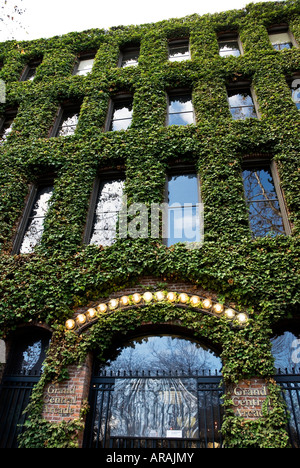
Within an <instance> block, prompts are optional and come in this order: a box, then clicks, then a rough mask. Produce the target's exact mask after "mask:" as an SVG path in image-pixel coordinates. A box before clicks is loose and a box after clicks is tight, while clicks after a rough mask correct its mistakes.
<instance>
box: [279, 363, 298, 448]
mask: <svg viewBox="0 0 300 468" xmlns="http://www.w3.org/2000/svg"><path fill="white" fill-rule="evenodd" d="M275 379H276V382H277V383H278V385H280V387H281V389H282V395H283V398H284V400H285V402H286V406H287V411H288V413H289V424H288V433H289V437H290V442H291V445H292V447H293V448H300V369H293V372H292V373H291V372H290V371H288V370H285V371H280V370H279V372H278V374H277V375H276V377H275Z"/></svg>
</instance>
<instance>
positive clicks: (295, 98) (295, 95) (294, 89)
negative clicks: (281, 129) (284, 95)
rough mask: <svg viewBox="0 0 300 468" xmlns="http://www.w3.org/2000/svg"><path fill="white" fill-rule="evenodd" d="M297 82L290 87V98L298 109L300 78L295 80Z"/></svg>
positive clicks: (299, 104) (299, 102)
mask: <svg viewBox="0 0 300 468" xmlns="http://www.w3.org/2000/svg"><path fill="white" fill-rule="evenodd" d="M295 81H296V82H297V84H296V85H295V86H294V87H292V99H293V101H294V103H295V104H296V106H297V109H300V79H297V80H295Z"/></svg>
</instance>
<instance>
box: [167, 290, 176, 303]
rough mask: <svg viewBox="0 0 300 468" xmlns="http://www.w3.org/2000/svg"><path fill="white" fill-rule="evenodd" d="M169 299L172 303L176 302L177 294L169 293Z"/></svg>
mask: <svg viewBox="0 0 300 468" xmlns="http://www.w3.org/2000/svg"><path fill="white" fill-rule="evenodd" d="M167 299H168V301H170V302H174V301H176V293H174V292H169V293H168V294H167Z"/></svg>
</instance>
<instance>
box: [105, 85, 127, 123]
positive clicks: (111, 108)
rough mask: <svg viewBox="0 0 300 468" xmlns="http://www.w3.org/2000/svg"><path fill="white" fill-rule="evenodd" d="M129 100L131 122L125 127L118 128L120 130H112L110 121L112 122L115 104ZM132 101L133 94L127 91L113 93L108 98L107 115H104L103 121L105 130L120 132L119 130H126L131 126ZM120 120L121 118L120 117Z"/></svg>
mask: <svg viewBox="0 0 300 468" xmlns="http://www.w3.org/2000/svg"><path fill="white" fill-rule="evenodd" d="M122 101H124V102H126V101H127V102H129V101H130V102H131V105H132V116H131V123H130V125H129V126H128V127H127V128H126V129H120V130H113V129H112V128H111V127H112V123H113V115H114V110H115V104H116V103H118V102H122ZM133 103H134V96H133V94H131V93H129V92H120V93H117V94H115V95H114V96H112V97H111V98H110V101H109V105H108V112H107V117H106V122H105V132H120V131H122V130H123V131H127V130H129V129H130V128H131V124H132V121H133V110H134V109H133ZM120 120H121V119H120ZM124 120H129V119H124Z"/></svg>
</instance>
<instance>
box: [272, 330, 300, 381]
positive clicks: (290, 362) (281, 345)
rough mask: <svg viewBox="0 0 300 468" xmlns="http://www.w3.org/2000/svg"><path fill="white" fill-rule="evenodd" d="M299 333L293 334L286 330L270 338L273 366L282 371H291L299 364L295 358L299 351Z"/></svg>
mask: <svg viewBox="0 0 300 468" xmlns="http://www.w3.org/2000/svg"><path fill="white" fill-rule="evenodd" d="M299 339H300V333H299V334H298V335H295V334H294V333H292V332H290V331H286V332H284V333H283V334H281V335H277V336H275V337H273V338H272V340H271V343H272V354H273V357H274V359H275V364H274V365H275V368H276V369H280V370H281V371H283V372H288V373H293V370H294V369H295V368H296V367H297V366H299V362H298V359H296V358H297V357H298V356H299V355H300V352H299V353H297V348H298V350H299V348H300V345H299Z"/></svg>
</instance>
